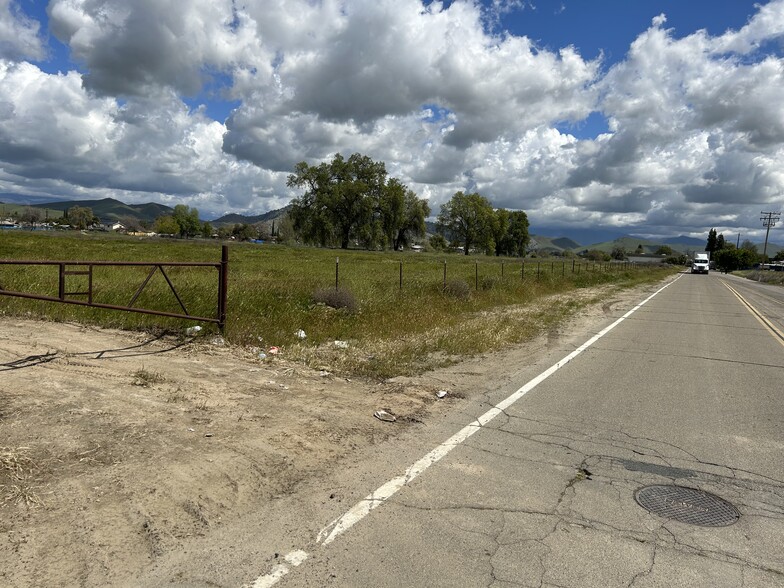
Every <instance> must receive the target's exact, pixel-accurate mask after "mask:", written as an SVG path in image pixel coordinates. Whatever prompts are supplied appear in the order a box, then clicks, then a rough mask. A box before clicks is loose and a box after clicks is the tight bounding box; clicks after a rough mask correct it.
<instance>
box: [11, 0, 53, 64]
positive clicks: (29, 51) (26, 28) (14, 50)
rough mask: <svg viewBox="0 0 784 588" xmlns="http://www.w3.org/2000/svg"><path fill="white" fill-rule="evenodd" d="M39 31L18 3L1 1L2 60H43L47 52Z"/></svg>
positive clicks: (37, 26) (34, 22) (38, 26)
mask: <svg viewBox="0 0 784 588" xmlns="http://www.w3.org/2000/svg"><path fill="white" fill-rule="evenodd" d="M39 29H40V24H39V23H38V21H35V20H33V19H31V18H29V17H27V16H25V14H24V13H23V12H22V11H21V10H20V8H19V5H18V3H17V2H16V1H14V0H0V59H41V58H42V57H43V56H44V54H45V51H44V48H43V45H42V43H41V39H40V37H39Z"/></svg>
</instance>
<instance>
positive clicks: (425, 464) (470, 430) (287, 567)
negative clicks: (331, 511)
mask: <svg viewBox="0 0 784 588" xmlns="http://www.w3.org/2000/svg"><path fill="white" fill-rule="evenodd" d="M682 275H683V274H682ZM682 275H681V276H678V277H677V278H676V279H675V280H672V281H671V282H668V283H667V284H666V285H665V286H663V287H662V288H660V289H659V290H657V291H656V292H654V293H653V294H651V295H650V296H649V297H648V298H646V299H645V300H643V301H642V302H640V303H639V304H638V305H637V306H635V307H634V308H632V309H631V310H630V311H628V312H627V313H626V314H624V315H623V316H622V317H620V318H619V319H618V320H616V321H615V322H613V323H612V324H611V325H609V326H608V327H605V328H604V329H603V330H601V331H600V332H599V333H597V334H596V335H594V336H593V337H591V338H590V339H589V340H588V341H586V342H585V343H583V344H582V345H581V346H580V347H578V348H577V349H575V350H574V351H572V352H571V353H570V354H569V355H567V356H566V357H564V358H563V359H561V360H560V361H558V362H557V363H555V364H554V365H552V366H551V367H550V368H548V369H547V370H545V371H544V372H542V373H541V374H539V375H538V376H536V377H535V378H533V379H532V380H530V381H529V382H528V383H526V384H525V385H524V386H522V387H521V388H519V389H518V390H517V391H515V392H514V393H512V394H511V395H510V396H508V397H507V398H506V399H504V400H503V401H501V402H500V403H498V404H497V405H495V406H494V407H492V408H491V409H490V410H488V411H487V412H485V413H484V414H483V415H481V416H480V417H478V418H477V419H476V421H475V422H473V423H470V424H468V425H466V426H465V427H463V428H462V429H461V430H460V431H458V432H457V433H456V434H454V435H453V436H452V437H450V438H449V439H447V440H446V441H444V442H443V443H442V444H440V445H439V446H437V447H436V448H435V449H433V450H432V451H430V452H429V453H428V454H427V455H425V456H424V457H422V458H421V459H419V460H418V461H416V462H415V463H413V464H412V465H411V466H410V467H409V468H408V469H407V470H406V471H405V473H403V474H402V475H400V476H397V477H395V478H393V479H391V480H389V481H388V482H386V483H385V484H383V485H382V486H380V487H379V488H377V489H376V490H375V491H374V492H372V493H371V494H369V495H368V496H366V497H365V498H364V499H363V500H361V501H359V502H358V503H357V504H355V505H354V506H353V507H352V508H350V509H349V510H348V511H347V512H346V513H345V514H343V515H342V516H340V517H338V518H337V519H335V520H333V521H332V522H331V523H330V524H328V525H327V526H326V527H324V528H323V529H322V530H321V531H320V532H319V534H318V536H317V538H316V541H315V545H314V546H313V547H314V548H318V547H319V546H326V545H329V544H330V543H332V542H333V541H334V540H335V539H337V538H338V537H339V536H340V535H342V534H343V533H345V532H346V531H348V530H349V529H350V528H351V527H353V526H354V525H355V524H357V523H358V522H360V521H361V520H362V519H364V518H365V517H366V516H367V515H368V514H370V512H371V511H372V510H373V509H375V508H378V507H379V506H382V505H383V504H384V503H385V502H386V501H387V500H389V498H391V497H392V496H393V495H394V494H395V493H397V491H398V490H400V489H401V488H402V487H403V486H405V485H406V484H408V483H410V482H411V481H413V480H414V479H416V478H417V477H418V476H420V475H421V474H422V473H424V472H425V470H427V469H428V468H429V467H430V466H432V465H433V464H435V463H437V462H438V461H439V460H441V459H442V458H443V457H445V456H446V455H448V454H449V453H450V452H451V451H452V450H453V449H454V448H456V447H458V446H459V445H461V444H462V443H463V442H465V441H466V440H467V439H468V438H469V437H471V436H472V435H473V434H474V433H476V432H478V431H479V430H480V429H482V428H483V427H484V426H486V425H487V424H488V423H489V422H490V421H492V420H493V419H494V418H496V417H497V416H498V415H500V414H502V413H503V412H504V411H505V410H506V409H508V408H509V407H510V406H512V405H513V404H514V403H515V402H517V401H518V400H520V399H521V398H522V397H523V396H525V395H526V394H527V393H528V392H530V391H531V390H533V389H534V388H536V387H537V386H538V385H539V384H541V383H542V382H544V381H545V380H546V379H547V378H549V377H550V376H551V375H553V374H554V373H555V372H557V371H558V370H560V369H561V368H562V367H563V366H565V365H566V364H568V363H569V362H570V361H572V360H573V359H574V358H575V357H577V356H578V355H580V354H581V353H582V352H583V351H585V350H586V349H588V348H590V347H591V346H592V345H593V344H594V343H596V342H597V341H599V339H601V338H602V337H604V336H605V335H606V334H607V333H609V332H610V331H612V330H613V329H614V328H615V327H617V326H618V325H620V324H621V323H622V322H623V321H625V320H626V319H627V318H629V317H630V316H631V315H632V314H634V313H635V312H636V311H637V310H639V309H640V308H642V307H643V306H644V305H645V304H647V303H648V302H649V301H650V300H652V299H653V298H654V297H655V296H657V295H658V294H659V293H661V292H662V291H663V290H665V289H666V288H668V287H669V286H671V285H672V284H674V283H675V282H676V281H677V280H679V279H680V278H681V277H682ZM308 557H309V554H308V552H307V551H305V550H302V549H298V550H295V551H292V552H290V553H288V554H286V555H285V556H283V560H284V563H280V564H277V565H275V566H274V567H273V568H272V569H271V570H270V571H269V572H267V573H266V574H263V575H261V576H259V577H258V578H257V579H256V580H255V581H254V582H253V583H252V584H246V585H244V586H243V588H270V587H271V586H274V585H275V584H277V583H278V582H279V581H280V580H281V579H282V578H283V577H285V576H286V575H287V574H289V573H290V572H291V571H292V570H293V569H294V568H297V567H299V566H300V565H302V564H303V563H304V562H305V561H306V560H307V559H308Z"/></svg>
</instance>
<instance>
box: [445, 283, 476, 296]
mask: <svg viewBox="0 0 784 588" xmlns="http://www.w3.org/2000/svg"><path fill="white" fill-rule="evenodd" d="M444 294H446V295H447V296H448V297H450V298H456V299H457V300H468V299H469V298H470V297H471V287H470V286H469V285H468V282H466V281H465V280H449V281H448V282H447V283H446V284H444Z"/></svg>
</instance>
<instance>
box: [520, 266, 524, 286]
mask: <svg viewBox="0 0 784 588" xmlns="http://www.w3.org/2000/svg"><path fill="white" fill-rule="evenodd" d="M520 281H521V282H524V281H525V261H521V262H520Z"/></svg>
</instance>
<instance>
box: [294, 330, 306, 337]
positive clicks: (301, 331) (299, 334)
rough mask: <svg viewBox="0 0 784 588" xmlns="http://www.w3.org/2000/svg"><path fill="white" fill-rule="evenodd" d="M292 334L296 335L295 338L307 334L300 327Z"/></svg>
mask: <svg viewBox="0 0 784 588" xmlns="http://www.w3.org/2000/svg"><path fill="white" fill-rule="evenodd" d="M294 334H295V335H296V336H297V339H304V338H305V337H307V335H306V334H305V331H303V330H302V329H300V330H299V331H297V332H296V333H294Z"/></svg>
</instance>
